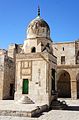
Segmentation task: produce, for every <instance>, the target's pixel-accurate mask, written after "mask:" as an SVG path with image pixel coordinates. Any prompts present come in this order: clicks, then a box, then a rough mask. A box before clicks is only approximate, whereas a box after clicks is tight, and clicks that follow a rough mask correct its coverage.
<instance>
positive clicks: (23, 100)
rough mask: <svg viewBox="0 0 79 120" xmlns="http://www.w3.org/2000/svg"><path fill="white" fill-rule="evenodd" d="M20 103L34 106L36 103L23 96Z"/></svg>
mask: <svg viewBox="0 0 79 120" xmlns="http://www.w3.org/2000/svg"><path fill="white" fill-rule="evenodd" d="M19 102H20V103H23V104H34V102H33V101H32V100H31V99H30V98H29V97H28V96H23V97H22V98H21V99H20V100H19Z"/></svg>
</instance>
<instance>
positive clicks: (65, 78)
mask: <svg viewBox="0 0 79 120" xmlns="http://www.w3.org/2000/svg"><path fill="white" fill-rule="evenodd" d="M57 91H58V97H61V98H70V97H71V83H70V75H69V73H68V72H67V71H65V70H62V71H60V72H59V74H58V82H57Z"/></svg>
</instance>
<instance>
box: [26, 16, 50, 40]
mask: <svg viewBox="0 0 79 120" xmlns="http://www.w3.org/2000/svg"><path fill="white" fill-rule="evenodd" d="M37 37H45V38H50V28H49V25H48V24H47V23H46V21H44V20H43V19H42V18H41V17H40V16H37V17H36V18H35V19H34V20H32V21H31V22H30V24H29V25H28V28H27V38H37Z"/></svg>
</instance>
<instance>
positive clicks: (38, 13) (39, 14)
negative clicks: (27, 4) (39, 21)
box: [38, 5, 40, 16]
mask: <svg viewBox="0 0 79 120" xmlns="http://www.w3.org/2000/svg"><path fill="white" fill-rule="evenodd" d="M38 16H40V7H39V5H38Z"/></svg>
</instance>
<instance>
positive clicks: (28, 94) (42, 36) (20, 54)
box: [0, 9, 79, 105]
mask: <svg viewBox="0 0 79 120" xmlns="http://www.w3.org/2000/svg"><path fill="white" fill-rule="evenodd" d="M26 33H27V37H26V39H25V40H24V44H21V45H20V44H11V45H9V48H8V50H4V49H3V50H2V49H0V99H15V100H19V101H20V102H24V103H44V104H48V105H49V104H50V103H51V101H52V100H53V99H54V93H55V91H57V92H58V97H62V98H72V99H77V98H79V40H76V41H74V42H62V43H53V41H52V40H51V38H50V27H49V25H48V24H47V22H46V21H45V20H43V19H42V18H41V17H40V10H39V9H38V16H37V17H36V18H35V19H34V20H32V21H31V22H30V23H29V25H28V27H27V31H26Z"/></svg>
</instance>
